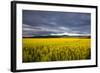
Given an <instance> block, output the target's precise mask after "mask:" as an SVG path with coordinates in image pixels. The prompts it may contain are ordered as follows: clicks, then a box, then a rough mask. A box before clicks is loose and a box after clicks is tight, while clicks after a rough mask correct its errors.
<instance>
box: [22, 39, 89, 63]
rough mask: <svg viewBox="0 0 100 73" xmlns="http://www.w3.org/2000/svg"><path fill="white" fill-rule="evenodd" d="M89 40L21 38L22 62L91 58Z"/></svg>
mask: <svg viewBox="0 0 100 73" xmlns="http://www.w3.org/2000/svg"><path fill="white" fill-rule="evenodd" d="M90 43H91V39H90V38H23V40H22V45H23V48H22V58H23V59H22V61H23V62H24V63H27V62H49V61H71V60H87V59H90V58H91V44H90Z"/></svg>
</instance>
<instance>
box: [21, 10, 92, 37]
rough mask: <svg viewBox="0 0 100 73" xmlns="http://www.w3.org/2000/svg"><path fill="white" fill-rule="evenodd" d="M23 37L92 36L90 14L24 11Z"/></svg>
mask: <svg viewBox="0 0 100 73" xmlns="http://www.w3.org/2000/svg"><path fill="white" fill-rule="evenodd" d="M22 18H23V21H22V33H23V37H26V36H27V37H31V36H34V35H55V34H56V35H68V34H70V35H76V34H79V35H81V34H84V35H90V32H91V31H90V30H91V15H90V13H75V12H55V11H34V10H23V17H22Z"/></svg>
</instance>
